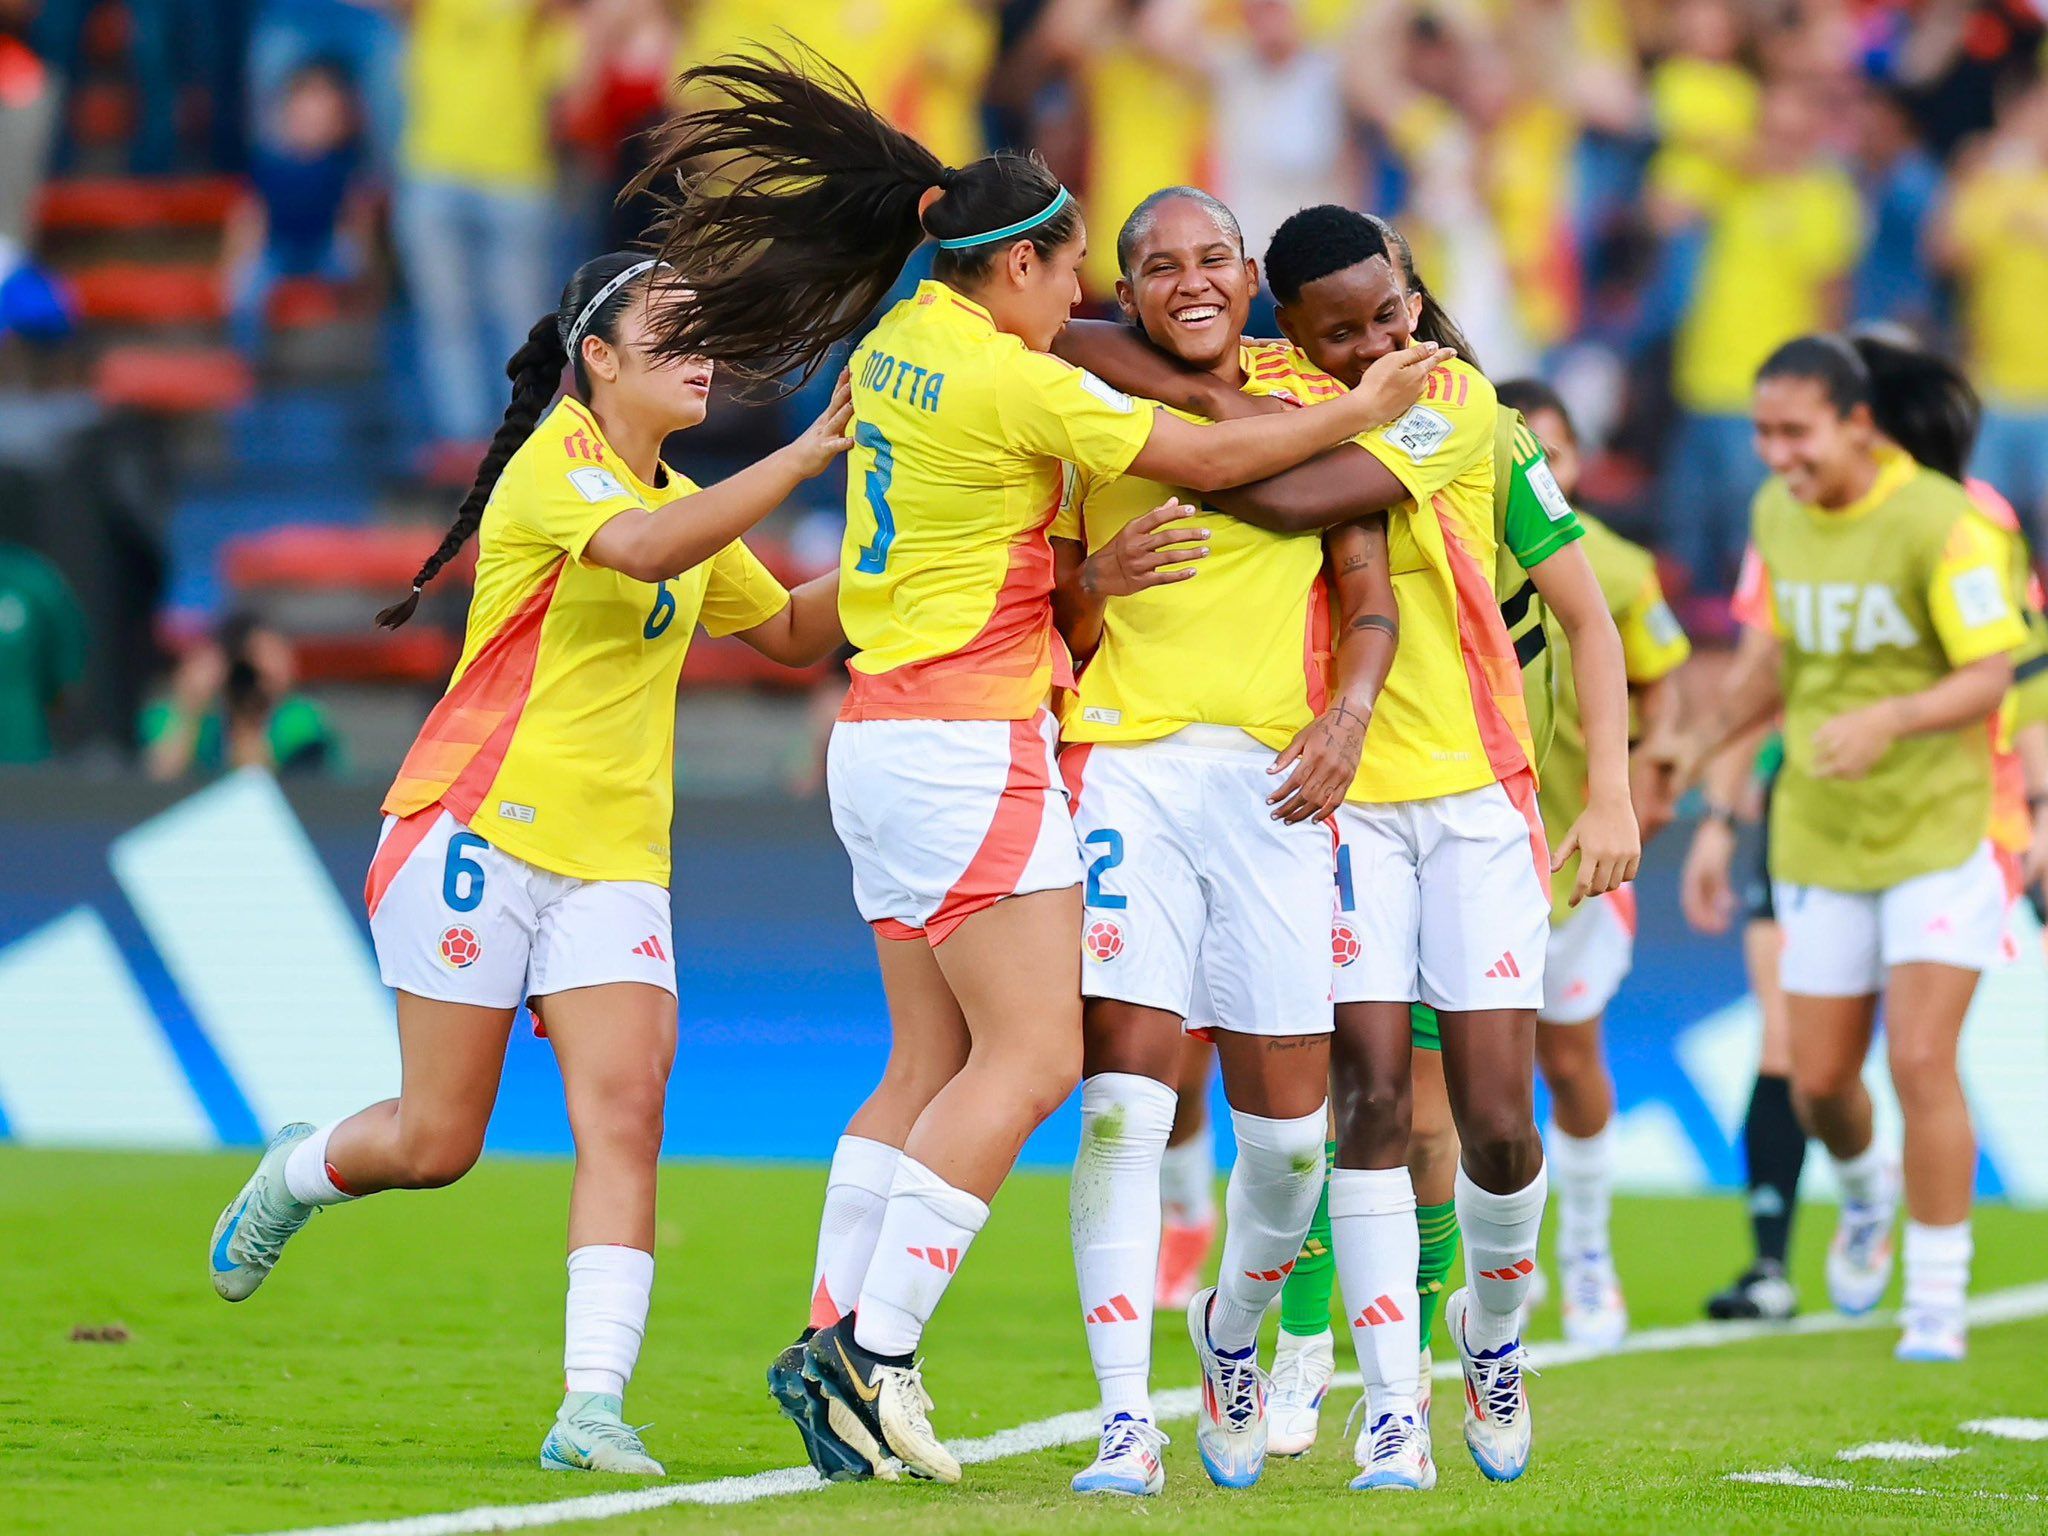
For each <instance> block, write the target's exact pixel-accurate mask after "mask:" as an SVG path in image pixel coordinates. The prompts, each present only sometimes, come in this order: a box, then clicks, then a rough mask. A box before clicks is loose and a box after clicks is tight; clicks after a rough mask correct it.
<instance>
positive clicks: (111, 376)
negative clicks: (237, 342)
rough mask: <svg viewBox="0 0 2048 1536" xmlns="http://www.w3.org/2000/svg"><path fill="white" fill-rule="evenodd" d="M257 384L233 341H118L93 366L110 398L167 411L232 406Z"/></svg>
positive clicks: (101, 392) (99, 390)
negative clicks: (184, 344) (225, 344)
mask: <svg viewBox="0 0 2048 1536" xmlns="http://www.w3.org/2000/svg"><path fill="white" fill-rule="evenodd" d="M253 388H254V379H253V378H252V376H251V373H250V369H249V365H248V363H247V362H245V361H244V360H243V359H242V357H241V356H240V354H238V353H237V352H235V351H234V350H233V349H231V348H228V347H195V346H187V347H174V346H142V345H137V346H124V347H114V348H112V349H110V350H109V351H107V352H106V353H105V354H103V355H102V356H101V357H100V359H99V361H98V363H97V364H95V366H94V368H93V393H94V394H96V395H97V396H98V397H99V398H100V400H101V401H102V402H104V403H105V404H107V405H110V406H129V407H132V408H134V409H136V410H143V411H154V412H157V413H159V414H162V415H168V416H185V415H193V414H196V413H202V412H215V411H224V410H228V409H230V408H232V407H234V406H237V405H240V404H242V402H244V401H245V400H247V399H248V398H249V395H250V393H251V391H252V389H253Z"/></svg>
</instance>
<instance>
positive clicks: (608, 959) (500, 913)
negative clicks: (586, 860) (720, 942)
mask: <svg viewBox="0 0 2048 1536" xmlns="http://www.w3.org/2000/svg"><path fill="white" fill-rule="evenodd" d="M363 900H364V902H365V903H366V904H367V905H368V907H369V909H370V938H371V940H372V942H373V943H374V944H375V945H376V949H377V969H378V971H379V972H380V973H381V974H382V975H383V978H384V985H386V986H387V987H394V988H396V989H397V990H399V991H401V992H411V993H413V994H414V995H415V996H418V997H431V998H434V999H435V1000H437V1001H439V1002H444V1003H472V1004H474V1005H476V1006H477V1007H479V1008H516V1007H518V1006H519V1005H520V1004H521V1003H522V1002H524V1001H526V1000H527V999H528V998H530V997H546V996H547V995H548V994H549V993H551V992H566V991H568V990H569V989H570V988H572V987H596V986H603V985H605V984H606V983H609V982H615V981H644V982H646V983H647V984H648V985H649V986H654V987H660V988H661V989H662V990H663V991H665V992H669V993H673V992H674V991H675V990H676V963H675V958H674V954H675V950H674V943H673V938H672V934H671V931H670V929H671V923H672V918H671V916H670V911H669V899H668V892H667V891H665V890H663V889H662V888H661V887H660V886H658V885H655V884H654V883H652V882H651V881H647V880H579V879H577V878H576V877H575V876H573V875H558V874H555V873H553V872H552V871H549V870H545V869H537V868H535V867H534V866H533V865H531V864H528V863H527V862H526V861H525V860H523V859H515V858H514V857H512V855H511V854H509V853H504V852H501V851H500V850H498V849H496V848H493V847H492V846H491V845H490V844H489V843H487V842H485V841H484V840H483V839H482V838H481V837H479V836H477V834H476V833H474V832H472V831H470V830H469V828H467V827H465V826H464V825H463V824H462V823H461V822H459V821H457V820H456V819H455V818H454V817H453V816H451V815H450V814H449V813H448V812H446V811H444V810H442V809H441V808H440V807H439V806H430V807H428V808H427V809H426V810H424V811H418V812H415V813H414V814H413V815H411V816H408V817H406V818H405V819H404V820H402V821H401V820H400V819H399V818H398V817H396V816H387V817H385V818H384V831H383V834H382V836H381V837H380V838H379V839H378V842H377V856H376V857H375V858H374V859H372V860H371V861H370V876H369V879H368V880H367V881H366V882H365V884H364V888H363Z"/></svg>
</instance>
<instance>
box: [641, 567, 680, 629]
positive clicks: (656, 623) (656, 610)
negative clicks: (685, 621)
mask: <svg viewBox="0 0 2048 1536" xmlns="http://www.w3.org/2000/svg"><path fill="white" fill-rule="evenodd" d="M675 621H676V595H675V593H673V592H671V591H669V589H668V583H667V582H665V581H664V582H662V583H660V584H659V585H658V586H656V587H655V589H654V606H653V607H652V608H650V609H648V610H647V622H646V624H645V625H643V626H642V627H641V630H640V633H641V635H642V636H643V637H644V638H646V639H649V640H659V639H660V638H661V637H662V636H663V635H664V634H666V633H667V632H668V627H669V625H671V624H673V623H675Z"/></svg>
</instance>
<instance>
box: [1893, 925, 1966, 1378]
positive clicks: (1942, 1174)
mask: <svg viewBox="0 0 2048 1536" xmlns="http://www.w3.org/2000/svg"><path fill="white" fill-rule="evenodd" d="M1977 979H1978V973H1977V972H1976V971H1972V970H1963V969H1961V968H1959V967H1957V966H1952V965H1938V964H1909V965H1898V966H1894V967H1892V970H1891V975H1890V978H1889V981H1888V983H1887V986H1886V988H1885V1011H1884V1016H1885V1048H1886V1055H1887V1058H1888V1064H1889V1066H1890V1068H1891V1077H1892V1086H1893V1088H1894V1090H1895V1091H1896V1092H1897V1094H1898V1096H1899V1109H1900V1111H1901V1115H1902V1118H1903V1119H1904V1121H1905V1135H1906V1145H1905V1193H1906V1241H1905V1270H1906V1295H1905V1305H1904V1308H1903V1315H1902V1320H1903V1324H1904V1336H1903V1337H1902V1338H1901V1340H1900V1343H1899V1357H1900V1358H1901V1359H1913V1360H1956V1359H1960V1358H1962V1355H1963V1351H1964V1346H1965V1335H1964V1328H1965V1323H1964V1313H1963V1304H1964V1297H1965V1295H1966V1293H1967V1292H1968V1290H1969V1283H1970V1257H1971V1241H1970V1197H1971V1192H1972V1188H1973V1186H1974V1184H1975V1182H1976V1174H1977V1142H1976V1137H1975V1135H1974V1134H1973V1133H1972V1130H1971V1127H1970V1106H1969V1104H1968V1103H1967V1102H1966V1101H1965V1100H1964V1097H1963V1083H1962V1078H1961V1076H1960V1075H1959V1074H1958V1072H1957V1070H1956V1046H1957V1043H1958V1041H1959V1040H1960V1038H1961V1036H1962V1029H1963V1018H1964V1015H1965V1014H1966V1013H1967V1012H1968V1011H1969V1007H1970V999H1971V997H1972V996H1973V995H1974V994H1975V992H1976V990H1977Z"/></svg>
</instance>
